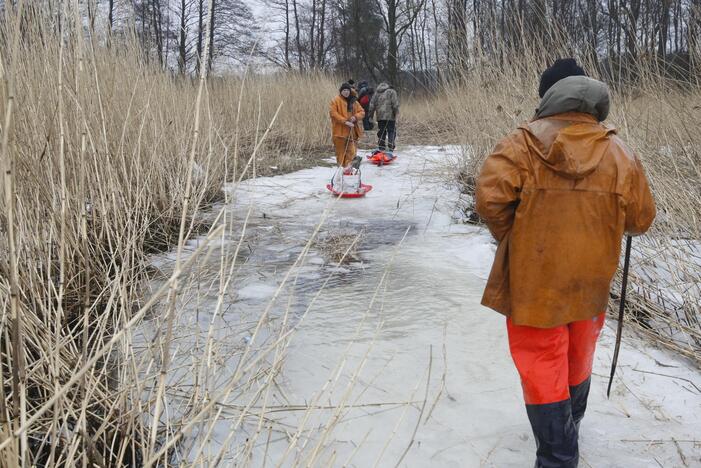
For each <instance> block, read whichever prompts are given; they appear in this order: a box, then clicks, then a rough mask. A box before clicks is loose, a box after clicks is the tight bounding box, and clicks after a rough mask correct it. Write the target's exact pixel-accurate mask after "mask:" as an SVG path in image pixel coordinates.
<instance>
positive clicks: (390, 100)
mask: <svg viewBox="0 0 701 468" xmlns="http://www.w3.org/2000/svg"><path fill="white" fill-rule="evenodd" d="M368 114H369V116H370V118H371V119H372V118H373V116H376V117H377V119H376V120H377V149H378V150H379V151H382V152H385V151H387V150H388V151H387V152H388V153H389V155H390V156H391V154H392V153H393V152H394V143H395V139H396V137H397V127H396V125H397V124H396V122H397V117H399V97H398V96H397V91H395V90H394V88H393V87H391V86H390V85H389V84H387V83H381V84H380V85H379V86H378V87H377V90H376V91H375V94H374V95H373V97H372V99H371V100H370V106H369V108H368Z"/></svg>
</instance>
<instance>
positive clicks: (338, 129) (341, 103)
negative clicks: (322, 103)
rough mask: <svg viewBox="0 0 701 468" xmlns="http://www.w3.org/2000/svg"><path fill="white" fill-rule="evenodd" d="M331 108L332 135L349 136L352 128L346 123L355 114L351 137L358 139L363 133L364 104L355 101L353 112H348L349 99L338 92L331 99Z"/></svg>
mask: <svg viewBox="0 0 701 468" xmlns="http://www.w3.org/2000/svg"><path fill="white" fill-rule="evenodd" d="M329 108H330V112H329V114H330V116H331V136H332V137H341V138H348V135H349V134H350V131H351V128H350V127H348V126H347V125H346V122H348V121H349V120H350V118H351V117H353V116H355V119H356V121H355V127H354V128H353V135H352V136H351V138H353V140H356V141H357V140H358V139H359V138H360V137H361V136H362V135H363V127H362V122H363V117H365V111H364V110H363V106H361V105H360V104H359V103H358V101H355V102H354V103H353V112H348V101H346V100H345V98H344V97H343V96H341V95H340V94H338V95H337V96H336V97H335V98H333V100H332V101H331V104H330V105H329Z"/></svg>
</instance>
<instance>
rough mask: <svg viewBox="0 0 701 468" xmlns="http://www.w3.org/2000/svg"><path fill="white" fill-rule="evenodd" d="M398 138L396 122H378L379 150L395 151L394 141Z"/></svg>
mask: <svg viewBox="0 0 701 468" xmlns="http://www.w3.org/2000/svg"><path fill="white" fill-rule="evenodd" d="M396 137H397V127H396V124H395V121H394V120H378V121H377V148H378V149H379V150H381V151H384V150H385V149H388V150H390V151H394V139H395V138H396Z"/></svg>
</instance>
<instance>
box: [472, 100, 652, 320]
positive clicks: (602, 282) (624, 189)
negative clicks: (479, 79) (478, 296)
mask: <svg viewBox="0 0 701 468" xmlns="http://www.w3.org/2000/svg"><path fill="white" fill-rule="evenodd" d="M476 204H477V212H478V213H479V214H480V216H481V217H482V218H483V219H484V220H485V221H486V222H487V226H488V227H489V230H490V231H491V233H492V234H493V235H494V237H495V238H496V239H497V241H499V247H498V248H497V252H496V257H495V259H494V265H493V266H492V271H491V274H490V276H489V280H488V282H487V287H486V289H485V291H484V296H483V298H482V304H483V305H485V306H487V307H490V308H492V309H494V310H496V311H497V312H500V313H502V314H504V315H507V316H510V317H511V320H512V321H513V323H514V324H517V325H528V326H533V327H539V328H549V327H555V326H558V325H563V324H566V323H570V322H574V321H577V320H585V319H589V318H592V317H594V316H596V315H598V314H600V313H601V312H603V311H605V310H606V306H607V303H608V296H609V289H610V285H611V280H612V278H613V276H614V274H615V272H616V268H617V266H618V259H619V256H620V251H621V238H622V236H623V234H624V232H626V233H628V234H631V235H637V234H642V233H644V232H645V231H646V230H647V229H648V228H649V227H650V225H651V224H652V221H653V219H654V218H655V203H654V201H653V198H652V194H651V193H650V188H649V187H648V183H647V180H646V178H645V174H644V172H643V168H642V166H641V164H640V161H639V160H638V158H637V157H636V156H635V155H634V154H633V153H632V152H631V150H629V149H628V148H627V147H626V145H625V144H624V143H623V141H621V139H620V138H619V137H618V136H616V131H615V130H614V129H613V128H610V127H607V126H605V125H603V124H601V123H599V122H597V119H596V118H594V117H593V116H591V115H589V114H585V113H579V112H567V113H562V114H557V115H553V116H550V117H546V118H542V119H539V120H534V121H532V122H530V123H528V124H525V125H522V126H520V127H519V128H518V129H517V130H516V131H515V132H513V133H512V134H511V135H509V136H507V137H506V138H504V139H503V140H502V141H501V142H500V143H499V144H497V146H496V148H495V149H494V151H493V152H492V154H490V155H489V156H488V157H487V159H486V160H485V162H484V165H483V166H482V170H481V173H480V176H479V179H478V182H477V192H476Z"/></svg>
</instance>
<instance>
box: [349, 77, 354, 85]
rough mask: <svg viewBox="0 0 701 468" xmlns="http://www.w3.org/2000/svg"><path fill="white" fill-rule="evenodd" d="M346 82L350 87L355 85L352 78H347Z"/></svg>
mask: <svg viewBox="0 0 701 468" xmlns="http://www.w3.org/2000/svg"><path fill="white" fill-rule="evenodd" d="M348 84H349V85H351V87H352V86H355V81H353V78H351V79H350V80H348Z"/></svg>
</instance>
